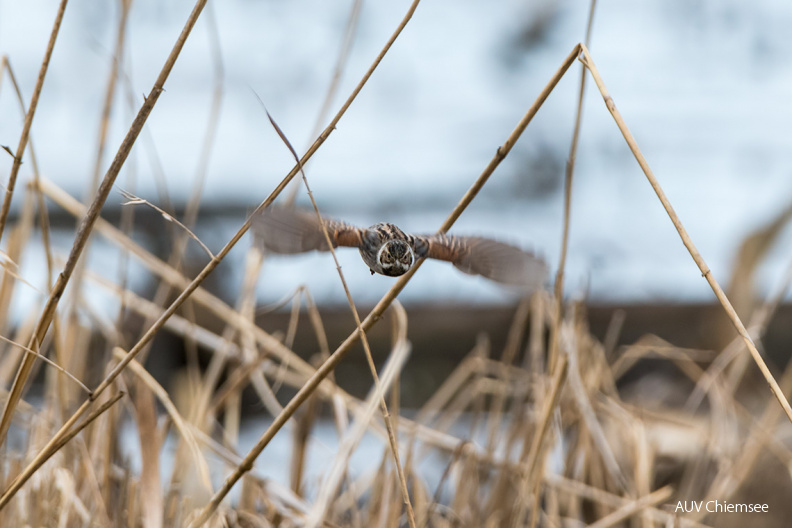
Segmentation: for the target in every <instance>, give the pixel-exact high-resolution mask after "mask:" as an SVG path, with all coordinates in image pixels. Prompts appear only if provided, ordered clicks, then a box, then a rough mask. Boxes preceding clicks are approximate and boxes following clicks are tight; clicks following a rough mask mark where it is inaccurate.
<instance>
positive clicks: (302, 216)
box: [253, 206, 547, 289]
mask: <svg viewBox="0 0 792 528" xmlns="http://www.w3.org/2000/svg"><path fill="white" fill-rule="evenodd" d="M322 221H323V222H324V223H325V225H326V226H327V231H328V234H329V235H330V240H331V241H332V243H333V247H339V246H341V247H356V248H358V249H359V250H360V255H361V257H363V261H364V262H365V263H366V265H367V266H368V267H369V269H370V270H371V273H372V274H374V273H375V272H376V273H380V274H382V275H388V276H391V277H397V276H399V275H403V274H405V273H406V272H407V271H408V270H409V269H410V268H411V267H412V266H413V264H414V263H415V261H416V260H417V259H419V258H424V257H425V258H432V259H437V260H445V261H448V262H451V263H452V264H453V265H454V266H456V267H457V268H458V269H460V270H461V271H463V272H465V273H469V274H471V275H481V276H483V277H486V278H488V279H491V280H494V281H496V282H500V283H503V284H510V285H515V286H522V287H527V288H531V289H535V288H538V287H540V286H541V285H542V283H543V282H544V279H545V276H546V275H547V266H546V265H545V263H544V261H542V260H541V259H539V258H537V257H535V256H534V255H532V254H530V253H528V252H526V251H523V250H521V249H519V248H517V247H515V246H511V245H509V244H504V243H502V242H497V241H495V240H490V239H488V238H482V237H462V236H453V235H411V234H409V233H405V232H403V231H402V230H401V229H399V228H398V227H396V226H395V225H393V224H387V223H380V224H375V225H373V226H371V227H369V228H368V229H361V228H359V227H355V226H352V225H349V224H347V223H345V222H340V221H338V220H330V219H327V218H323V219H322ZM253 230H254V233H255V235H256V239H257V243H258V244H259V246H260V247H262V248H263V249H265V250H267V251H271V252H273V253H281V254H294V253H304V252H307V251H314V250H317V251H328V250H329V248H328V247H327V240H326V239H325V235H324V233H323V232H322V226H321V224H320V223H319V219H318V218H317V217H316V215H315V214H314V213H313V212H308V211H301V210H297V209H292V208H285V207H280V206H270V207H269V208H267V209H265V210H264V211H262V212H261V213H260V214H259V215H258V217H257V218H256V219H255V221H254V223H253Z"/></svg>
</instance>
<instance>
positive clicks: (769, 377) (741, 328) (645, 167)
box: [580, 46, 792, 422]
mask: <svg viewBox="0 0 792 528" xmlns="http://www.w3.org/2000/svg"><path fill="white" fill-rule="evenodd" d="M580 60H581V61H582V62H583V64H585V66H586V68H588V70H589V71H590V72H591V75H592V77H593V78H594V82H595V83H596V84H597V88H599V91H600V93H601V94H602V98H603V99H604V100H605V106H606V107H607V108H608V111H609V112H610V113H611V115H612V116H613V119H614V121H616V125H617V126H618V127H619V130H620V131H621V133H622V135H623V136H624V139H625V141H627V145H628V146H629V147H630V150H631V151H632V153H633V155H634V156H635V159H636V161H638V165H640V166H641V170H642V171H643V173H644V175H646V179H647V180H649V184H650V185H651V186H652V189H653V190H654V191H655V194H657V197H658V199H659V200H660V203H661V204H662V205H663V208H664V209H665V210H666V213H667V214H668V216H669V218H670V219H671V222H672V223H673V224H674V227H675V228H676V230H677V232H678V233H679V237H680V238H681V239H682V243H683V244H684V245H685V248H686V249H687V250H688V252H689V253H690V256H691V257H693V261H694V262H695V263H696V265H697V266H698V268H699V269H700V270H701V274H702V276H703V277H704V278H705V279H706V281H707V283H708V284H709V285H710V288H712V291H713V293H715V297H717V299H718V302H720V304H721V306H723V309H724V311H725V312H726V315H727V316H728V317H729V319H730V320H731V322H732V324H733V325H734V327H735V328H736V329H737V333H739V334H740V336H741V337H742V338H743V341H744V342H745V346H746V347H747V348H748V351H749V352H750V353H751V357H753V360H754V362H755V363H756V365H757V366H758V367H759V370H760V371H761V372H762V376H764V378H765V381H767V384H768V385H769V386H770V391H771V392H772V393H773V395H774V396H775V398H776V400H778V403H779V404H780V405H781V408H782V409H783V410H784V413H786V415H787V419H789V421H790V422H792V407H790V405H789V402H788V401H787V398H786V396H784V392H783V391H782V390H781V387H779V386H778V382H777V381H776V379H775V378H774V377H773V374H772V372H770V369H769V368H767V364H766V363H765V361H764V359H763V358H762V355H761V354H760V353H759V350H757V348H756V345H755V344H754V342H753V339H751V336H750V335H749V334H748V330H746V329H745V325H743V322H742V320H741V319H740V317H739V316H738V315H737V312H735V311H734V307H732V305H731V302H730V301H729V299H728V297H726V294H725V293H724V292H723V289H722V288H721V287H720V284H718V282H717V281H716V280H715V277H714V276H713V275H712V272H711V271H710V269H709V267H708V266H707V263H706V262H705V261H704V258H703V257H702V256H701V254H700V253H699V252H698V249H696V246H695V245H694V244H693V240H692V239H691V238H690V236H689V235H688V233H687V230H686V229H685V228H684V226H683V225H682V222H681V221H680V220H679V217H678V216H677V214H676V212H675V211H674V208H673V207H672V205H671V202H669V201H668V198H667V197H666V195H665V192H664V191H663V189H662V187H660V183H659V182H658V181H657V178H655V175H654V173H653V172H652V169H651V168H649V164H648V163H647V162H646V158H644V156H643V154H642V153H641V150H640V149H639V148H638V144H637V143H636V141H635V138H634V137H633V135H632V133H631V132H630V130H629V128H627V124H626V123H625V122H624V119H623V118H622V116H621V114H620V113H619V110H618V109H617V108H616V104H615V103H614V102H613V98H612V97H611V96H610V94H609V93H608V90H607V88H605V83H604V82H603V81H602V78H601V77H600V74H599V71H597V67H596V66H595V65H594V60H593V59H592V58H591V55H589V52H588V50H587V49H586V47H585V46H582V48H581V57H580Z"/></svg>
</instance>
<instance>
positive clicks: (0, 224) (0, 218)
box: [0, 0, 68, 444]
mask: <svg viewBox="0 0 792 528" xmlns="http://www.w3.org/2000/svg"><path fill="white" fill-rule="evenodd" d="M67 2H68V0H61V2H60V4H59V5H58V11H57V13H56V14H55V22H53V24H52V31H51V32H50V38H49V42H48V43H47V49H46V51H45V52H44V58H43V59H42V61H41V67H40V68H39V73H38V77H37V78H36V86H35V87H34V88H33V96H32V97H31V98H30V106H29V107H28V111H27V113H26V115H25V123H24V124H23V125H22V134H21V135H20V136H19V144H18V145H17V149H16V152H14V154H13V157H14V162H13V164H12V165H11V173H10V174H9V175H8V183H7V184H6V192H5V196H4V197H3V205H2V208H0V240H2V238H3V232H4V231H5V224H6V219H7V218H8V211H9V210H10V209H11V197H12V196H13V195H14V187H15V186H16V180H17V176H18V174H19V168H20V167H21V166H22V157H23V156H24V155H25V149H26V148H27V144H28V140H29V139H30V128H31V127H32V126H33V117H34V116H35V115H36V108H37V107H38V101H39V97H40V96H41V89H42V88H43V87H44V78H45V77H46V76H47V70H48V69H49V63H50V59H51V58H52V52H53V51H54V50H55V40H56V39H57V38H58V33H59V32H60V26H61V22H63V14H64V13H65V12H66V4H67ZM2 426H3V424H2V422H0V444H2V443H3V442H2V439H3V437H5V429H2ZM6 428H7V426H6Z"/></svg>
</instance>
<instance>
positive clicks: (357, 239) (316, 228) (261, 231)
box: [253, 205, 365, 254]
mask: <svg viewBox="0 0 792 528" xmlns="http://www.w3.org/2000/svg"><path fill="white" fill-rule="evenodd" d="M322 222H324V224H325V226H327V232H328V234H329V235H330V240H331V241H332V243H333V247H338V246H345V247H360V245H361V244H362V240H363V235H364V233H365V230H363V229H360V228H357V227H355V226H352V225H349V224H347V223H345V222H340V221H338V220H330V219H327V218H322ZM253 232H254V234H255V237H256V242H257V243H258V244H259V247H261V248H263V249H265V250H267V251H271V252H273V253H280V254H293V253H304V252H307V251H315V250H316V251H329V249H330V248H329V247H328V246H327V239H325V235H324V232H323V231H322V224H321V223H320V222H319V218H317V216H316V214H314V213H313V212H308V211H301V210H299V209H295V208H292V207H282V206H278V205H271V206H269V207H267V208H266V209H264V210H263V211H261V212H260V213H259V214H258V215H256V218H255V219H254V220H253Z"/></svg>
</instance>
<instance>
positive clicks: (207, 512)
mask: <svg viewBox="0 0 792 528" xmlns="http://www.w3.org/2000/svg"><path fill="white" fill-rule="evenodd" d="M417 3H418V2H417V0H416V2H414V3H413V5H412V6H411V8H410V11H409V12H408V16H407V17H405V19H404V20H403V21H402V24H401V25H400V27H399V29H398V30H397V32H396V33H394V36H393V37H392V40H393V39H395V37H396V36H398V34H399V32H400V31H401V28H403V27H404V25H406V23H407V21H408V20H409V18H410V17H411V16H412V12H413V11H414V10H415V7H417ZM578 53H579V46H576V47H575V49H574V50H573V51H572V53H570V54H569V56H567V58H566V59H565V60H564V62H563V63H562V65H561V67H560V68H559V69H558V71H556V73H555V74H554V75H553V76H552V78H551V79H550V81H549V82H548V84H547V86H545V88H544V89H543V90H542V92H541V93H540V94H539V97H538V98H537V100H536V102H534V104H533V105H531V107H530V108H529V109H528V111H527V112H526V114H525V115H524V116H523V118H522V119H521V120H520V122H519V123H518V124H517V127H516V128H515V130H514V131H513V132H512V133H511V134H510V135H509V137H508V138H507V139H506V141H505V142H504V144H503V145H502V146H501V147H499V148H498V150H497V152H496V154H495V156H494V157H493V159H492V160H491V161H490V163H489V164H488V165H487V167H486V168H485V169H484V172H483V173H482V174H481V175H480V176H479V178H478V179H477V180H476V182H475V183H474V184H473V186H472V187H471V188H470V189H468V191H467V193H465V195H464V196H463V198H462V200H461V201H460V202H459V203H458V204H457V206H456V207H455V208H454V210H453V211H452V212H451V214H450V215H449V217H448V218H447V219H446V221H445V222H443V225H442V226H441V227H440V229H439V230H438V232H440V233H444V232H446V231H448V229H449V228H450V227H451V226H452V225H453V224H454V222H455V221H456V220H457V218H459V216H460V215H461V214H462V211H464V209H465V208H467V206H468V205H469V204H470V202H471V201H472V200H473V198H475V196H476V195H477V194H478V192H479V191H480V190H481V188H482V187H483V186H484V184H485V183H486V181H487V180H488V179H489V177H490V176H491V175H492V173H493V172H494V171H495V168H497V166H498V165H499V164H500V162H501V161H503V159H504V158H505V157H506V156H507V155H508V153H509V152H510V151H511V149H512V147H513V146H514V143H515V142H516V141H517V139H518V138H519V137H520V135H521V134H522V132H523V131H524V130H525V128H526V127H527V126H528V124H529V123H530V122H531V120H532V119H533V117H534V116H535V115H536V112H537V111H538V110H539V107H540V106H541V105H542V103H544V101H545V100H546V99H547V97H548V96H549V95H550V92H551V91H552V89H553V88H554V87H555V85H556V84H557V83H558V81H559V80H560V79H561V77H562V76H563V75H564V73H565V72H566V70H567V69H568V68H569V66H571V64H572V62H573V61H574V60H575V58H576V57H577V55H578ZM303 164H304V161H303V160H300V165H303ZM265 205H269V201H265V203H264V204H262V206H265ZM262 206H260V208H261V207H262ZM249 223H250V221H248V224H249ZM421 263H422V261H421V260H419V261H418V262H416V264H415V265H414V266H413V267H412V268H411V269H410V271H408V272H407V273H406V274H405V275H403V276H402V277H400V278H399V279H398V280H397V281H396V284H394V286H393V287H392V288H391V290H390V291H389V292H388V293H387V294H386V295H385V297H383V298H382V299H381V300H380V301H379V303H377V305H376V306H375V307H374V309H373V310H372V311H371V312H370V313H369V315H368V316H367V317H366V319H365V320H363V321H362V322H361V325H360V328H361V329H362V330H363V331H365V330H368V329H369V328H370V327H371V326H372V325H373V324H374V323H375V322H376V321H377V320H378V319H379V318H380V317H381V315H382V313H383V312H384V311H385V309H386V308H387V307H388V306H390V304H391V303H392V302H393V300H394V299H395V298H396V296H397V295H398V294H399V292H401V290H402V289H403V288H404V286H406V284H407V282H409V280H410V279H411V278H412V276H413V275H414V274H415V273H416V272H417V271H418V269H419V268H420V266H421ZM196 280H197V279H196ZM359 337H360V334H359V331H358V330H355V332H354V333H352V334H351V335H350V336H349V337H348V338H347V339H346V340H345V341H344V342H343V343H342V344H341V345H340V346H339V347H338V348H337V349H336V351H335V352H334V353H333V354H332V355H331V356H330V358H329V359H328V360H327V361H326V362H325V363H323V364H322V366H321V367H320V368H319V369H318V370H317V371H316V373H315V374H314V375H313V376H312V377H311V378H310V379H309V380H308V381H307V382H306V384H305V385H304V386H303V388H302V389H301V390H300V391H299V392H298V393H297V395H296V396H295V397H294V398H293V399H292V400H291V401H290V402H289V403H288V404H287V405H286V407H285V408H284V411H283V412H282V413H281V414H280V415H279V416H277V417H276V419H275V421H274V422H273V423H272V425H270V427H269V428H268V429H267V431H265V433H264V435H262V437H261V438H260V439H259V442H258V443H257V444H256V446H254V448H253V449H252V450H251V451H250V453H249V454H248V456H247V457H246V458H245V463H244V464H243V465H242V466H240V467H239V468H237V470H236V471H235V472H234V473H232V474H231V475H230V476H229V477H228V478H227V479H226V482H225V484H224V485H223V487H222V488H221V489H220V490H219V491H218V492H217V494H216V495H215V497H214V498H213V499H212V501H211V502H210V503H209V504H208V505H207V506H206V507H205V508H204V510H203V511H202V513H201V515H200V516H199V517H198V518H197V519H196V520H195V521H194V523H193V524H192V526H194V527H195V526H200V525H201V524H203V523H204V522H206V521H207V520H208V519H209V517H210V516H211V514H212V512H214V510H216V509H217V506H218V505H219V503H220V501H221V500H222V499H223V497H225V495H227V494H228V492H229V491H230V490H231V488H232V487H233V485H234V484H235V483H236V481H237V480H239V478H241V476H242V475H243V474H244V473H246V472H247V471H249V470H250V468H251V467H252V465H253V461H254V460H255V459H256V457H258V455H259V454H260V453H261V451H263V450H264V448H265V447H266V446H267V444H268V443H269V442H270V440H272V438H273V437H274V436H275V434H276V433H277V431H278V430H279V429H280V428H281V427H283V425H284V424H285V423H286V421H287V420H288V419H289V418H290V417H291V415H292V414H294V412H295V411H296V410H297V408H298V407H299V406H300V405H301V404H302V402H303V401H305V400H306V399H307V398H308V396H309V395H310V394H311V393H313V392H314V391H315V390H316V388H317V387H318V386H319V384H320V383H321V382H322V381H323V380H324V379H325V378H326V377H327V375H328V374H329V373H330V372H331V371H332V370H333V369H334V368H335V366H336V365H337V364H338V362H339V361H341V359H342V358H343V356H344V355H345V354H346V352H348V351H349V349H350V347H351V345H352V344H353V343H355V342H356V341H357V340H358V339H359Z"/></svg>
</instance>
